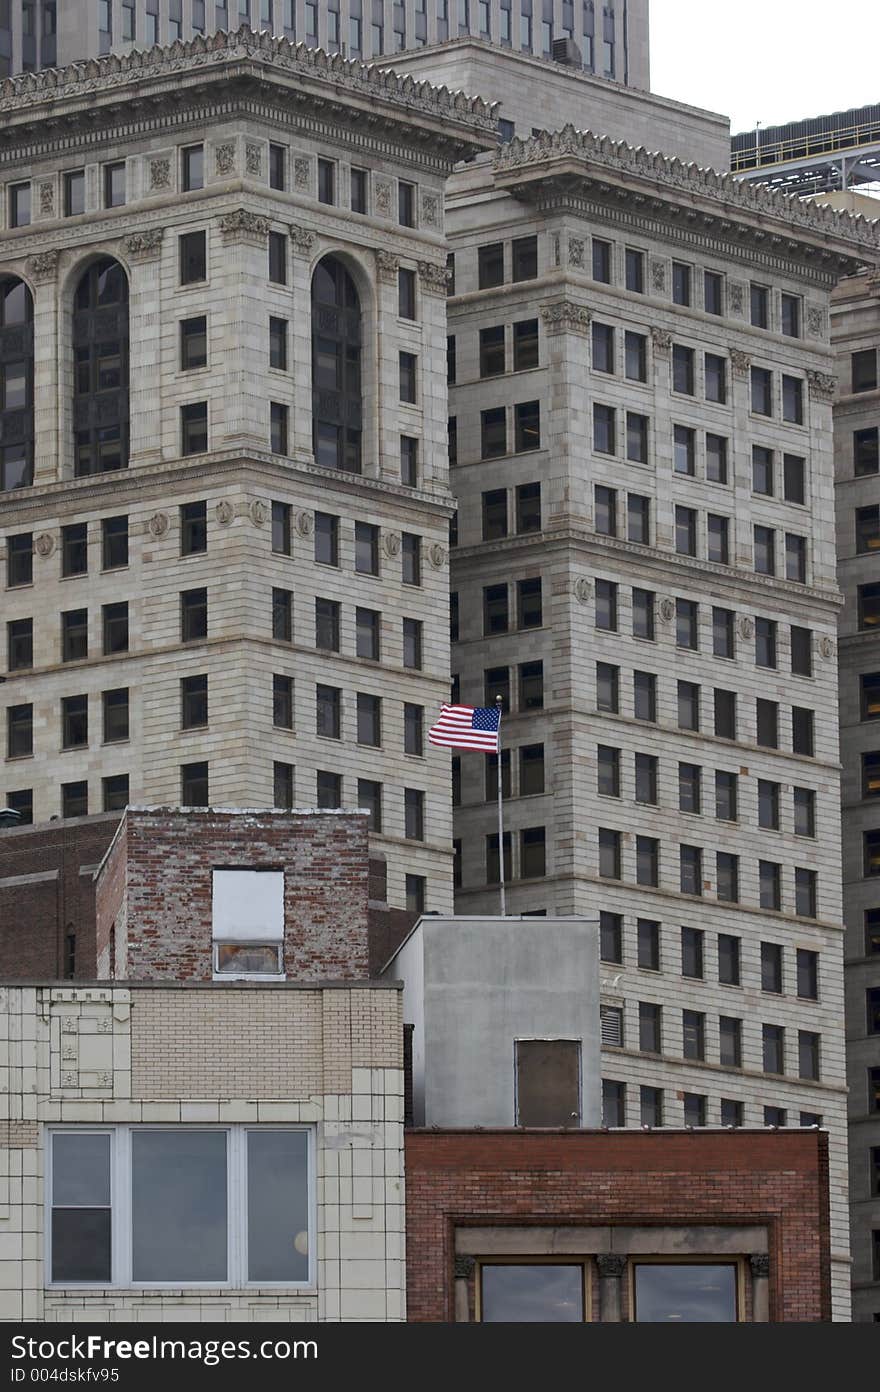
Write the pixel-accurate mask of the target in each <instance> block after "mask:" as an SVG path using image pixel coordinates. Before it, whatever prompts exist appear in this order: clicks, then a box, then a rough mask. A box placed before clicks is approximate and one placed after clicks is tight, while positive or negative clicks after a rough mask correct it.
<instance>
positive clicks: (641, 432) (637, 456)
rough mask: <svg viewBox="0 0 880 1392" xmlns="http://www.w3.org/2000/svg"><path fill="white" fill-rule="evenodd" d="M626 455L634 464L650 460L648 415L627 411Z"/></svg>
mask: <svg viewBox="0 0 880 1392" xmlns="http://www.w3.org/2000/svg"><path fill="white" fill-rule="evenodd" d="M626 457H627V459H628V460H629V461H630V463H632V464H647V462H648V417H647V416H642V415H639V414H637V412H635V411H627V413H626Z"/></svg>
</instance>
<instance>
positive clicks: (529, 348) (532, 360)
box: [513, 319, 538, 372]
mask: <svg viewBox="0 0 880 1392" xmlns="http://www.w3.org/2000/svg"><path fill="white" fill-rule="evenodd" d="M537 366H538V321H537V319H521V320H519V321H518V322H517V323H515V324H514V326H513V370H514V372H525V371H527V370H528V369H529V368H532V367H537Z"/></svg>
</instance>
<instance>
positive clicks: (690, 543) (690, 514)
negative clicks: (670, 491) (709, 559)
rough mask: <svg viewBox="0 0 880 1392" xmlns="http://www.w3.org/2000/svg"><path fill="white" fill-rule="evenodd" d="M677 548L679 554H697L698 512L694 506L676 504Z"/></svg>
mask: <svg viewBox="0 0 880 1392" xmlns="http://www.w3.org/2000/svg"><path fill="white" fill-rule="evenodd" d="M675 549H676V552H677V553H678V555H679V556H696V554H697V514H696V511H695V509H694V508H687V507H679V506H676V509H675Z"/></svg>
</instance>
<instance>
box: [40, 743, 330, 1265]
mask: <svg viewBox="0 0 880 1392" xmlns="http://www.w3.org/2000/svg"><path fill="white" fill-rule="evenodd" d="M186 767H188V768H193V767H195V766H192V765H187V766H186ZM190 805H193V804H190ZM218 960H219V959H218ZM50 1139H51V1152H50V1163H49V1181H48V1182H49V1190H50V1198H49V1206H50V1211H51V1223H50V1228H51V1239H50V1242H51V1251H50V1270H51V1278H52V1281H53V1283H55V1284H63V1285H67V1284H87V1285H96V1284H101V1285H109V1284H110V1283H111V1282H114V1283H115V1284H117V1285H121V1286H123V1287H128V1286H142V1285H144V1284H150V1283H154V1282H158V1283H163V1284H168V1285H197V1286H205V1285H213V1284H218V1285H219V1284H224V1285H225V1284H227V1283H231V1284H232V1285H233V1286H244V1285H246V1284H254V1285H266V1284H270V1283H283V1284H285V1285H303V1286H305V1285H308V1284H309V1281H310V1279H311V1277H312V1268H313V1261H312V1259H311V1258H310V1256H309V1255H308V1253H309V1252H311V1251H312V1250H313V1241H312V1240H311V1238H310V1240H309V1241H308V1243H306V1242H305V1241H304V1242H303V1243H301V1244H299V1246H301V1247H302V1249H303V1250H302V1251H300V1250H298V1248H297V1245H296V1244H293V1243H291V1242H290V1241H289V1240H287V1238H286V1234H288V1233H289V1232H291V1231H297V1232H302V1233H303V1234H304V1235H310V1234H311V1217H310V1215H311V1210H312V1203H313V1190H314V1176H313V1165H312V1160H311V1157H310V1150H311V1147H310V1142H309V1132H308V1130H307V1129H306V1128H292V1127H285V1128H284V1129H273V1128H269V1127H265V1126H260V1127H257V1126H255V1127H247V1126H227V1127H223V1128H212V1129H202V1130H197V1129H195V1128H194V1127H192V1126H188V1127H173V1128H172V1127H165V1128H162V1129H159V1130H156V1129H152V1128H150V1127H148V1126H138V1127H109V1128H108V1127H102V1128H99V1127H93V1128H92V1129H91V1130H88V1131H87V1130H85V1129H84V1128H77V1129H75V1130H74V1129H69V1130H64V1131H60V1130H59V1131H55V1132H53V1133H51V1137H50ZM121 1195H125V1196H126V1199H127V1203H123V1201H122V1199H121V1198H120V1196H121ZM123 1214H124V1215H125V1216H124V1217H123V1216H122V1215H123ZM120 1223H124V1224H125V1228H126V1231H125V1240H124V1241H123V1242H122V1243H121V1244H120V1246H119V1249H118V1250H119V1253H120V1255H118V1256H114V1247H115V1245H116V1244H115V1243H114V1241H113V1240H112V1237H111V1227H112V1228H113V1229H114V1230H118V1228H119V1225H120ZM282 1232H283V1234H284V1236H283V1235H282Z"/></svg>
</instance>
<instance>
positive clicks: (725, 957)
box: [718, 933, 740, 986]
mask: <svg viewBox="0 0 880 1392" xmlns="http://www.w3.org/2000/svg"><path fill="white" fill-rule="evenodd" d="M718 980H719V982H720V983H721V984H722V986H738V985H739V984H740V940H739V938H735V937H731V935H730V934H729V933H719V934H718Z"/></svg>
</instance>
